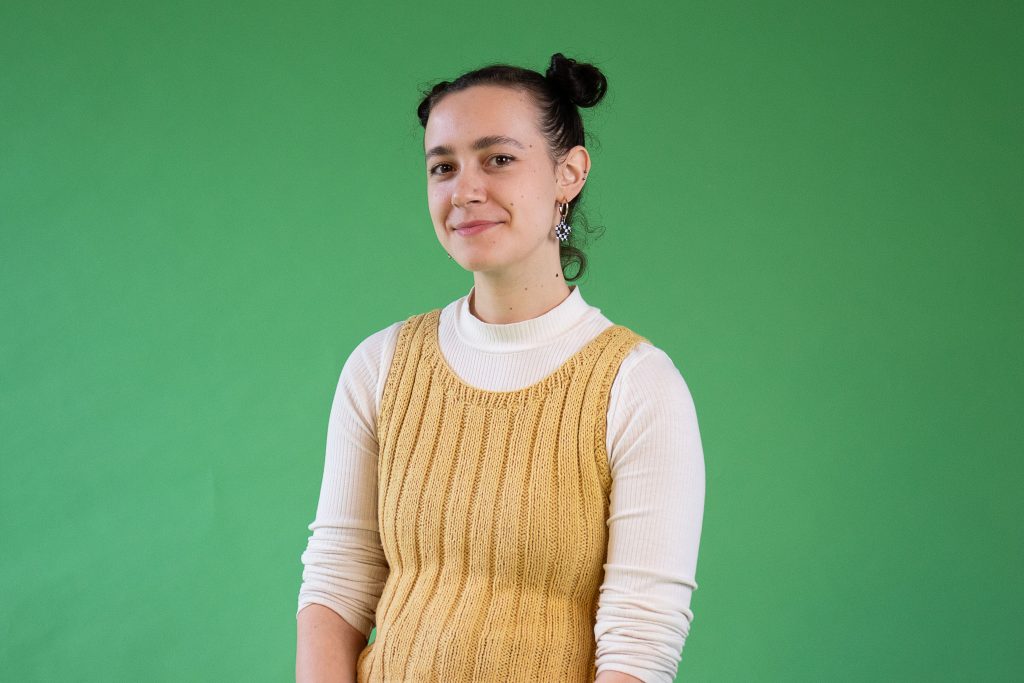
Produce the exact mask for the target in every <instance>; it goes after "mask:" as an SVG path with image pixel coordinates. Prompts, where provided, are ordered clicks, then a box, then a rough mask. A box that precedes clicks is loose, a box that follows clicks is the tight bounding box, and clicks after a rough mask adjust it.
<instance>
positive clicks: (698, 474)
mask: <svg viewBox="0 0 1024 683" xmlns="http://www.w3.org/2000/svg"><path fill="white" fill-rule="evenodd" d="M473 291H474V290H473V289H472V288H471V289H470V291H469V293H468V294H466V295H465V296H463V297H460V298H459V299H457V300H455V301H453V302H451V303H450V304H448V305H447V306H445V307H444V309H443V310H442V312H441V317H440V322H439V328H438V341H439V344H440V347H441V352H442V354H443V355H444V357H445V359H446V360H447V362H448V365H449V366H450V367H451V368H452V370H454V371H455V373H456V374H457V375H459V377H460V378H462V379H463V380H464V381H465V382H467V383H469V384H471V385H474V386H476V387H480V388H483V389H488V390H491V391H513V390H516V389H520V388H523V387H526V386H529V385H531V384H533V383H534V382H537V381H539V380H541V379H543V378H544V377H546V376H547V375H549V374H551V373H552V372H554V371H555V370H556V369H557V368H558V367H559V366H560V365H562V363H564V362H565V361H566V360H567V359H568V358H569V357H570V356H572V355H573V354H574V353H576V352H577V351H579V350H580V349H581V348H582V347H583V346H584V345H585V344H586V343H587V342H589V341H590V340H592V339H593V338H594V337H596V336H597V335H598V334H600V333H601V331H602V330H604V329H605V328H606V327H608V326H610V325H612V324H613V323H612V321H610V320H609V319H608V318H606V317H605V316H604V315H603V314H602V313H601V309H599V308H596V307H594V306H591V305H589V304H588V303H586V301H584V299H583V295H582V293H581V292H580V288H579V286H578V285H576V286H573V287H571V293H570V295H569V296H568V297H567V298H566V299H565V300H563V301H562V302H561V303H560V304H559V305H558V306H556V307H555V308H553V309H551V310H550V311H548V312H547V313H544V314H542V315H540V316H538V317H536V318H532V319H530V320H524V321H521V322H516V323H509V324H491V323H486V322H483V321H482V320H480V319H479V318H477V317H476V316H475V315H473V314H472V313H471V312H470V301H471V297H472V296H473ZM403 322H404V319H403V320H400V321H397V322H395V323H393V324H391V325H389V326H388V327H386V328H384V329H382V330H380V331H378V332H375V333H374V334H372V335H370V336H369V337H367V338H366V339H365V340H363V341H362V342H361V343H360V344H359V345H358V346H357V347H356V348H355V350H353V351H352V353H351V354H350V355H349V357H348V359H347V361H346V362H345V364H344V366H343V368H342V370H341V375H340V377H339V380H338V385H337V389H336V391H335V394H334V401H333V404H332V406H331V412H330V418H329V420H328V428H327V450H326V457H325V461H324V473H323V480H322V483H321V488H320V498H319V503H318V505H317V510H316V517H315V519H314V520H313V522H312V523H311V524H310V525H309V527H308V528H309V530H310V531H312V532H313V533H312V535H311V536H310V537H309V540H308V545H307V548H306V550H305V552H303V553H302V557H301V559H302V563H303V565H304V568H303V572H302V584H301V586H300V588H299V596H298V609H299V610H300V611H301V610H302V608H303V607H305V606H306V605H309V604H311V603H317V604H320V605H324V606H326V607H328V608H330V609H332V610H334V611H335V612H337V613H338V614H339V615H340V616H341V617H342V618H344V619H345V621H347V622H348V623H350V624H351V625H352V626H354V627H355V628H357V629H359V630H360V631H362V633H363V634H364V635H365V636H366V637H367V638H369V635H370V632H371V631H372V629H373V626H374V616H375V611H376V608H377V603H378V601H379V599H380V596H381V592H382V591H383V588H384V582H385V580H386V579H387V576H388V571H389V570H388V565H387V561H386V560H385V558H384V552H383V549H382V547H381V541H380V534H379V529H378V526H377V448H378V446H377V439H376V433H377V429H376V424H377V414H378V409H379V407H380V402H381V398H382V396H383V392H384V382H385V380H386V378H387V374H388V370H389V369H390V366H391V359H392V358H393V356H394V351H395V347H396V345H397V341H398V331H399V329H400V328H401V326H402V323H403ZM607 452H608V460H609V467H610V470H611V473H612V488H611V498H610V502H609V506H610V507H609V516H608V550H607V560H606V563H605V565H604V569H605V575H604V580H603V583H602V585H601V589H600V596H599V601H598V611H597V619H596V624H595V626H594V636H595V638H596V643H597V650H596V652H597V670H598V673H600V672H602V671H605V670H614V671H621V672H625V673H627V674H630V675H632V676H635V677H637V678H639V679H640V680H642V681H644V682H645V683H671V682H672V681H673V680H674V678H675V674H676V670H677V668H678V665H679V661H680V659H681V656H682V649H683V645H684V642H685V640H686V637H687V635H688V634H689V631H690V624H691V622H692V621H693V612H692V610H691V609H690V600H691V595H692V593H693V591H695V590H696V589H697V581H696V578H695V577H696V568H697V553H698V549H699V545H700V532H701V525H702V522H703V515H704V488H705V481H704V454H703V448H702V445H701V439H700V433H699V430H698V426H697V415H696V411H695V408H694V404H693V400H692V397H691V395H690V391H689V388H688V386H687V384H686V382H685V381H684V379H683V377H682V375H681V374H680V372H679V370H678V369H677V368H676V366H675V364H674V363H673V362H672V360H671V358H670V357H669V356H668V355H667V354H666V353H665V352H664V351H662V350H661V349H659V348H658V347H656V346H654V345H653V344H651V343H650V342H641V343H639V344H637V346H635V347H634V348H633V349H632V350H631V351H630V352H629V354H628V355H627V356H626V357H625V359H624V360H623V362H622V365H621V366H620V368H619V372H618V374H617V375H616V378H615V380H614V382H613V384H612V388H611V394H610V398H609V404H608V430H607Z"/></svg>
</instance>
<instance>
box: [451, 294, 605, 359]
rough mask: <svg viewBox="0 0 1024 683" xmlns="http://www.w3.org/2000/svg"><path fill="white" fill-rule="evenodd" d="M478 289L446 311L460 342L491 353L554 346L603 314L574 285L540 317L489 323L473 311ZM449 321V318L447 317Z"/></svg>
mask: <svg viewBox="0 0 1024 683" xmlns="http://www.w3.org/2000/svg"><path fill="white" fill-rule="evenodd" d="M475 290H476V287H475V285H474V286H473V287H471V288H470V290H469V293H468V294H466V295H465V296H463V297H462V298H460V299H458V300H457V301H455V302H454V304H453V305H451V306H448V307H446V308H445V311H444V316H449V315H450V316H451V318H450V323H449V322H446V324H450V325H451V326H452V327H453V329H454V331H455V334H456V335H457V336H458V337H459V341H460V342H462V343H464V344H466V345H468V346H471V347H473V348H475V349H479V350H482V351H487V352H488V353H512V352H516V351H527V350H530V349H534V348H537V347H539V346H544V345H546V344H549V343H551V342H552V341H553V340H555V339H557V338H558V337H560V336H561V335H563V334H565V333H566V332H568V331H569V330H571V329H573V328H575V327H576V326H577V325H579V324H581V323H583V322H584V321H585V320H587V319H589V318H590V317H591V316H592V315H596V314H598V313H599V312H600V309H599V308H595V307H593V306H591V305H590V304H588V303H587V302H586V301H585V300H584V299H583V293H582V292H581V291H580V288H579V285H572V286H571V291H570V292H569V295H568V296H567V297H566V298H565V299H563V300H562V301H561V302H560V303H559V304H558V305H557V306H555V307H554V308H552V309H551V310H549V311H547V312H545V313H542V314H541V315H539V316H537V317H535V318H530V319H529V320H521V321H519V322H514V323H487V322H484V321H483V320H480V319H479V318H477V317H476V316H475V315H473V314H472V313H471V312H470V310H469V309H470V299H471V298H472V297H473V294H474V292H475ZM446 320H447V318H446Z"/></svg>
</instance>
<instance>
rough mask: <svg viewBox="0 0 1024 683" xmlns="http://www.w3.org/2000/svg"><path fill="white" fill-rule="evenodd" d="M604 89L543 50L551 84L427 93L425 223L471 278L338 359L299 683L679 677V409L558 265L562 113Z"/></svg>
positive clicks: (442, 88) (564, 138) (693, 506)
mask: <svg viewBox="0 0 1024 683" xmlns="http://www.w3.org/2000/svg"><path fill="white" fill-rule="evenodd" d="M606 87H607V82H606V79H605V77H604V76H603V75H602V74H601V72H600V71H599V70H598V69H597V68H596V67H594V66H592V65H589V64H583V63H577V62H576V61H575V60H572V59H568V58H566V57H564V56H563V55H561V54H555V55H554V56H553V57H552V58H551V62H550V66H549V68H548V69H547V73H546V75H544V76H541V75H540V74H539V73H536V72H534V71H530V70H527V69H521V68H517V67H512V66H507V65H493V66H489V67H485V68H482V69H478V70H476V71H472V72H469V73H467V74H465V75H463V76H461V77H459V78H458V79H456V80H455V81H453V82H447V81H445V82H442V83H439V84H438V85H436V86H435V87H434V88H433V89H432V90H431V91H430V92H429V93H426V94H425V97H424V99H423V101H422V103H421V104H420V106H419V110H418V114H419V118H420V121H421V123H422V124H423V126H424V152H425V170H426V179H427V180H426V182H427V197H428V203H429V207H430V215H431V219H432V221H433V223H434V229H435V231H436V233H437V238H438V240H439V241H440V243H441V245H442V246H443V247H444V249H445V250H446V251H447V252H448V255H449V258H451V259H454V260H455V261H456V262H457V263H458V264H459V265H460V266H461V267H462V268H464V269H466V270H469V271H472V273H473V286H472V288H471V289H470V291H469V293H468V294H467V295H466V296H464V297H461V298H460V299H458V300H456V301H454V302H452V303H450V304H448V305H447V306H445V307H444V308H443V309H434V310H432V311H429V312H427V313H421V314H417V315H413V316H410V317H409V318H408V319H405V320H401V321H398V322H395V323H394V324H392V325H390V326H388V327H387V328H385V329H383V330H380V331H378V332H377V333H375V334H373V335H371V336H370V337H368V338H367V339H365V340H364V341H363V342H362V343H361V344H360V345H359V346H358V347H357V348H356V349H355V351H353V353H352V354H351V356H350V357H349V359H348V360H347V361H346V363H345V366H344V368H343V369H342V372H341V377H340V379H339V382H338V389H337V392H336V394H335V398H334V404H333V406H332V411H331V418H330V423H329V428H328V443H327V456H326V462H325V467H324V477H323V483H322V487H321V491H320V501H319V505H318V508H317V514H316V519H315V520H314V522H313V523H312V524H310V525H309V528H310V530H312V531H313V535H312V536H311V537H310V539H309V545H308V547H307V549H306V552H305V553H303V556H302V561H303V563H304V565H305V569H304V571H303V583H302V586H301V588H300V591H299V611H298V615H297V619H298V647H297V662H296V673H297V678H299V679H300V680H309V681H312V680H350V681H351V680H359V681H385V680H387V681H427V680H431V681H433V680H437V681H485V680H495V681H497V680H500V681H527V680H541V681H587V682H590V681H594V680H595V678H596V680H597V681H599V682H600V683H608V682H610V681H665V682H668V681H672V680H673V679H674V676H675V673H676V668H677V665H678V663H679V659H680V656H681V651H682V647H683V643H684V640H685V638H686V635H687V634H688V632H689V626H690V622H691V621H692V619H693V613H692V611H691V610H690V607H689V606H690V597H691V593H692V592H693V591H694V590H695V589H696V588H697V583H696V581H695V571H696V562H697V550H698V545H699V540H700V531H701V524H702V517H703V505H704V459H703V452H702V448H701V442H700V435H699V432H698V428H697V420H696V414H695V410H694V406H693V402H692V400H691V396H690V393H689V391H688V388H687V385H686V383H685V382H684V380H683V378H682V376H681V375H680V373H679V371H678V370H677V369H676V367H675V365H674V364H673V362H672V361H671V359H670V358H669V357H668V356H667V355H666V354H665V353H664V352H663V351H661V350H660V349H659V348H657V347H656V346H654V345H653V344H652V343H651V342H649V341H648V340H647V339H645V338H643V337H641V336H639V335H638V334H636V333H635V332H633V331H632V330H630V329H628V328H626V327H623V326H620V325H615V324H613V323H612V322H611V321H610V320H608V319H607V318H605V317H604V316H603V315H601V313H600V309H598V308H595V307H593V306H590V305H589V304H587V303H586V302H585V301H584V300H583V297H582V294H581V292H580V288H579V286H571V285H569V284H567V278H565V277H564V275H563V273H564V270H563V269H564V268H565V267H566V266H567V265H570V264H577V272H576V273H575V277H574V279H578V277H579V276H580V275H582V273H583V271H584V270H585V267H586V259H585V256H584V255H583V253H582V251H580V250H579V249H578V248H576V247H574V246H573V244H574V242H575V240H576V239H577V238H578V233H579V231H578V230H577V231H573V228H572V222H573V221H574V220H575V219H574V216H575V211H574V209H575V207H576V205H577V204H578V203H579V201H580V195H581V193H582V191H583V188H584V184H585V183H586V180H587V176H588V174H589V173H590V170H591V160H590V156H589V154H588V152H587V149H586V147H585V146H584V145H583V142H584V130H583V125H582V122H581V119H580V115H579V111H578V107H590V106H593V105H595V104H597V103H598V102H599V101H600V100H601V98H602V97H603V96H604V93H605V91H606ZM374 626H376V628H377V635H376V639H375V641H374V642H373V643H372V644H369V645H367V644H366V643H367V638H368V637H369V635H370V632H371V630H372V629H373V627H374Z"/></svg>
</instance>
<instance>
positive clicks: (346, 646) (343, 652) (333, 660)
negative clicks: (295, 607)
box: [295, 603, 366, 683]
mask: <svg viewBox="0 0 1024 683" xmlns="http://www.w3.org/2000/svg"><path fill="white" fill-rule="evenodd" d="M297 619H298V629H297V631H298V632H297V636H296V647H295V681H296V683H319V682H320V681H323V682H325V683H326V682H327V681H331V682H332V683H356V661H357V660H358V658H359V653H360V652H362V650H363V648H364V647H366V638H364V637H363V634H362V632H361V631H359V630H358V629H357V628H355V627H354V626H352V625H351V624H349V623H348V622H347V621H345V620H344V619H343V618H342V617H341V616H339V615H338V614H337V613H336V612H334V610H331V609H328V608H327V607H324V606H323V605H318V604H315V603H311V604H309V605H306V606H305V607H303V608H302V609H301V610H299V615H298V617H297Z"/></svg>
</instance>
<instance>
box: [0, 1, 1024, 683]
mask: <svg viewBox="0 0 1024 683" xmlns="http://www.w3.org/2000/svg"><path fill="white" fill-rule="evenodd" d="M1021 7H1022V6H1021V5H1020V4H1019V3H1000V2H988V3H967V2H959V3H952V2H938V3H936V2H927V3H926V2H904V3H890V2H868V3H864V2H852V1H847V2H839V3H818V4H814V3H798V2H770V3H746V2H744V3H736V2H715V3H710V2H706V3H681V4H671V3H659V4H653V3H652V4H650V5H649V6H646V7H644V6H642V5H637V4H635V3H626V4H622V3H611V2H596V3H595V2H587V3H578V4H576V5H575V6H572V5H564V4H562V5H558V4H554V5H553V4H551V3H543V2H529V3H526V4H520V5H510V4H507V3H506V4H504V5H501V6H493V5H491V6H488V5H482V4H480V3H465V2H452V3H446V4H443V5H438V4H436V3H434V4H430V3H426V4H424V3H416V4H408V5H405V4H382V5H370V4H364V5H355V4H344V3H328V2H304V1H303V2H297V3H290V4H286V3H257V2H249V3H235V4H234V5H232V4H229V3H225V2H220V1H216V0H214V1H209V0H208V1H205V2H195V1H191V2H175V3H127V2H120V3H118V2H109V1H101V2H92V3H71V2H36V3H28V2H7V3H3V4H2V5H0V320H2V324H3V327H2V330H3V331H2V335H0V409H2V412H0V586H2V589H0V590H2V594H0V677H2V678H3V680H10V681H58V680H60V681H66V680H75V681H114V680H124V681H281V680H288V679H289V678H291V677H292V676H293V671H294V646H295V643H294V639H295V616H294V612H295V607H296V595H297V591H298V586H299V582H300V576H301V564H300V562H299V555H300V553H301V551H302V550H303V548H304V547H305V543H306V538H307V537H308V535H309V531H308V529H307V528H306V525H307V524H308V523H309V522H310V521H312V518H313V515H314V513H315V508H316V498H317V495H318V490H319V482H320V474H321V468H322V464H323V449H324V444H325V436H326V427H327V416H328V411H329V408H330V401H331V397H332V395H333V391H334V387H335V382H336V381H337V375H338V373H339V372H340V370H341V366H342V364H343V363H344V361H345V359H346V357H347V356H348V354H349V352H350V351H351V350H352V348H353V347H354V346H355V345H356V344H357V343H358V342H359V341H360V340H362V339H363V338H364V337H366V336H368V335H369V334H370V333H372V332H374V331H377V330H379V329H381V328H383V327H385V326H387V325H389V324H391V323H393V322H395V321H398V320H401V319H403V318H405V317H407V316H408V315H411V314H413V313H418V312H422V311H425V310H428V309H430V308H434V307H437V306H441V305H444V304H445V303H447V302H449V301H451V300H453V299H455V298H456V297H459V296H461V295H462V294H464V293H466V292H467V291H468V290H469V287H470V284H471V275H470V274H468V273H466V272H465V271H462V270H461V268H460V267H459V266H458V265H457V264H455V263H454V262H453V261H450V260H449V259H448V258H447V256H446V255H445V253H444V251H443V250H442V249H441V247H440V245H439V244H438V243H437V240H436V238H435V236H434V232H433V227H432V225H431V223H430V218H429V214H428V212H427V206H426V195H425V176H424V170H423V166H422V130H421V129H420V127H419V124H418V121H417V120H416V117H415V108H416V105H417V103H418V100H419V98H418V91H419V90H420V89H422V88H425V87H427V86H429V85H431V84H432V83H433V82H435V81H437V80H440V79H444V78H451V77H453V76H455V75H457V74H458V73H459V72H460V71H462V70H464V69H468V68H471V67H475V66H480V65H483V64H484V63H487V62H490V61H511V62H513V63H520V64H523V65H526V66H530V67H532V68H536V69H539V70H543V69H544V68H545V67H546V65H547V60H548V58H549V56H550V55H551V53H552V52H556V51H561V52H564V53H566V54H568V55H569V56H572V57H576V58H578V59H582V60H593V61H595V62H596V63H597V64H598V65H599V66H601V67H602V68H603V69H604V70H605V71H606V74H607V76H608V79H609V96H608V99H607V100H606V101H605V102H604V103H602V105H600V106H599V107H598V108H597V109H595V110H592V111H589V112H587V114H586V116H587V119H586V120H587V121H588V123H589V125H590V129H589V130H590V131H591V133H592V134H593V143H592V144H591V145H590V150H591V153H592V156H593V162H594V165H593V172H592V174H591V180H590V182H588V188H587V199H586V204H585V205H584V206H585V207H586V210H587V211H588V214H589V217H590V220H591V222H592V223H594V224H595V225H601V226H604V227H605V229H606V232H605V235H604V236H603V237H602V238H600V239H599V240H596V241H595V242H593V244H592V246H591V247H590V249H589V253H590V256H591V260H592V262H591V270H590V273H589V275H588V277H587V278H585V279H584V280H583V281H582V283H581V288H582V289H583V291H584V294H585V297H586V298H587V300H588V301H589V302H590V303H592V304H594V305H596V306H598V307H600V308H601V309H602V311H603V312H604V313H605V314H606V315H607V316H608V317H610V318H611V319H612V320H613V321H616V322H620V323H622V324H626V325H629V326H631V327H633V328H634V329H636V330H638V331H639V332H641V333H642V334H644V335H645V336H647V337H649V338H650V339H651V340H652V341H653V342H654V343H656V344H658V345H659V346H661V347H662V348H664V349H665V350H666V351H667V352H668V353H669V354H670V355H671V356H672V357H673V359H674V360H675V361H676V364H677V366H678V367H679V369H680V371H681V372H682V373H683V375H684V377H685V378H686V379H687V382H688V384H689V386H690V389H691V391H692V393H693V396H694V400H695V403H696V406H697V411H698V418H699V420H700V425H701V434H702V438H703V443H704V449H705V461H706V465H707V501H706V512H705V522H704V535H703V538H702V542H701V551H700V562H699V565H698V570H697V579H698V583H699V585H700V587H699V589H698V591H697V592H696V593H695V595H694V601H693V609H694V612H695V615H696V616H695V621H694V623H693V627H692V631H691V635H690V638H689V640H688V642H687V645H686V648H685V650H684V653H683V659H682V663H681V666H680V674H679V680H680V681H683V680H687V681H691V680H692V681H795V680H799V681H880V680H901V681H939V680H942V681H947V680H948V681H961V680H972V681H974V680H986V681H1004V680H1011V679H1020V678H1022V677H1024V666H1022V664H1021V660H1020V658H1019V655H1015V654H1013V653H1014V652H1017V651H1018V648H1019V645H1020V643H1021V642H1022V640H1024V629H1022V627H1021V621H1020V618H1019V607H1020V605H1021V604H1022V598H1024V590H1022V588H1021V583H1020V580H1019V578H1020V572H1021V569H1020V567H1021V560H1022V559H1024V558H1022V555H1024V542H1022V541H1024V534H1022V525H1021V521H1020V520H1021V518H1022V515H1021V506H1020V503H1019V500H1020V498H1021V489H1022V484H1024V466H1022V464H1021V459H1022V455H1024V448H1022V442H1024V439H1022V436H1024V429H1022V422H1024V420H1022V419H1021V409H1022V407H1024V400H1022V398H1024V397H1022V379H1024V362H1022V361H1024V358H1022V352H1021V347H1022V340H1024V307H1022V300H1021V299H1022V297H1021V294H1022V291H1024V288H1022V284H1024V282H1022V273H1024V230H1022V228H1024V220H1022V219H1024V199H1022V198H1024V192H1022V189H1024V182H1022V181H1024V163H1022V160H1024V156H1022V153H1024V131H1022V128H1024V126H1022V121H1024V93H1022V88H1021V83H1022V75H1024V52H1022V50H1021V38H1020V26H1021V24H1022V20H1024V10H1022V9H1021Z"/></svg>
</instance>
